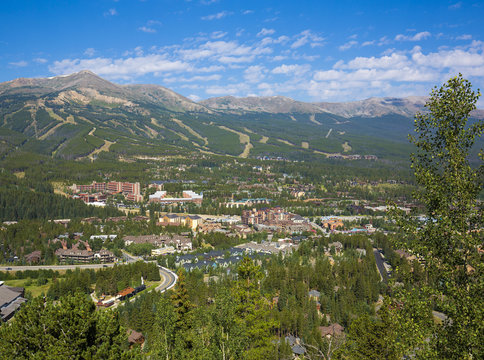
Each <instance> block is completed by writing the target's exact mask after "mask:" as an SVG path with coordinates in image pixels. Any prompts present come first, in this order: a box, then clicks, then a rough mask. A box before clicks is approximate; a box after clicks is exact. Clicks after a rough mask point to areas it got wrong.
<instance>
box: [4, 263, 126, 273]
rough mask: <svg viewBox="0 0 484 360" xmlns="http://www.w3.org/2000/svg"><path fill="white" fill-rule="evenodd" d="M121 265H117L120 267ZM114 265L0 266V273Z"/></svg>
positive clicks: (95, 267)
mask: <svg viewBox="0 0 484 360" xmlns="http://www.w3.org/2000/svg"><path fill="white" fill-rule="evenodd" d="M121 264H122V263H119V265H121ZM112 266H114V263H107V264H81V265H19V266H8V265H7V266H3V265H2V266H0V271H25V270H41V269H44V270H67V269H71V270H74V269H76V268H79V269H102V268H103V267H112Z"/></svg>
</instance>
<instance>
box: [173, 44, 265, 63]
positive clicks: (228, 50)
mask: <svg viewBox="0 0 484 360" xmlns="http://www.w3.org/2000/svg"><path fill="white" fill-rule="evenodd" d="M271 52H272V49H270V48H268V47H264V46H255V47H254V46H249V45H241V44H239V43H238V42H237V41H223V40H218V41H207V42H205V43H203V44H201V45H199V46H198V47H197V48H191V49H180V50H178V55H179V56H181V57H182V58H183V59H184V60H186V61H193V60H200V59H211V60H215V61H219V62H221V63H241V62H252V61H253V60H254V59H255V57H256V56H259V55H264V54H270V53H271Z"/></svg>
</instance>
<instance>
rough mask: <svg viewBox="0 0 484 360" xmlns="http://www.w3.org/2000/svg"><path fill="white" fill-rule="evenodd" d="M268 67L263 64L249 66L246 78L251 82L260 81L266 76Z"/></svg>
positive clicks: (245, 72) (246, 70)
mask: <svg viewBox="0 0 484 360" xmlns="http://www.w3.org/2000/svg"><path fill="white" fill-rule="evenodd" d="M266 71H267V70H266V68H265V67H263V66H261V65H253V66H249V67H248V68H247V69H245V71H244V79H245V80H246V81H247V82H249V83H258V82H260V81H262V79H264V78H265V75H264V73H265V72H266Z"/></svg>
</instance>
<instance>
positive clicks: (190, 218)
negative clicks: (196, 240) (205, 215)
mask: <svg viewBox="0 0 484 360" xmlns="http://www.w3.org/2000/svg"><path fill="white" fill-rule="evenodd" d="M184 223H185V225H186V226H188V227H190V228H191V229H193V230H195V229H196V228H198V227H199V226H200V225H202V224H203V219H202V218H201V217H200V216H198V215H187V216H186V217H185V218H184Z"/></svg>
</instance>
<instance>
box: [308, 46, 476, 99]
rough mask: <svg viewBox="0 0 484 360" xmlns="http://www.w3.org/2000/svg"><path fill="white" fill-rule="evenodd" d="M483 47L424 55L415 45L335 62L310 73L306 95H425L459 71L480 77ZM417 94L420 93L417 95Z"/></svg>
mask: <svg viewBox="0 0 484 360" xmlns="http://www.w3.org/2000/svg"><path fill="white" fill-rule="evenodd" d="M483 48H484V44H482V43H481V42H477V41H476V42H473V43H471V44H470V45H469V46H467V47H465V48H455V49H441V50H439V51H437V52H431V53H424V52H423V51H422V49H421V48H420V47H418V46H416V47H414V48H413V49H412V50H411V51H409V52H396V51H393V52H392V53H390V54H385V55H382V56H379V57H356V58H353V59H351V60H349V61H346V62H345V61H338V62H336V63H335V64H334V65H333V68H332V69H322V70H318V71H316V72H314V73H313V77H312V79H311V80H310V81H309V83H308V87H307V89H308V94H310V95H311V96H313V97H315V98H317V99H335V100H338V101H341V100H342V99H344V98H349V99H350V100H354V99H358V98H361V97H362V96H363V94H366V95H368V96H382V95H385V94H386V96H388V94H392V96H402V94H406V95H416V94H417V95H418V94H426V93H428V89H429V88H430V87H431V86H432V85H434V84H436V83H441V82H444V81H445V80H446V79H447V78H449V77H450V76H452V75H455V74H456V73H458V72H461V73H463V74H464V76H466V77H474V78H481V79H483V78H484V49H483ZM419 91H420V92H419Z"/></svg>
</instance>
